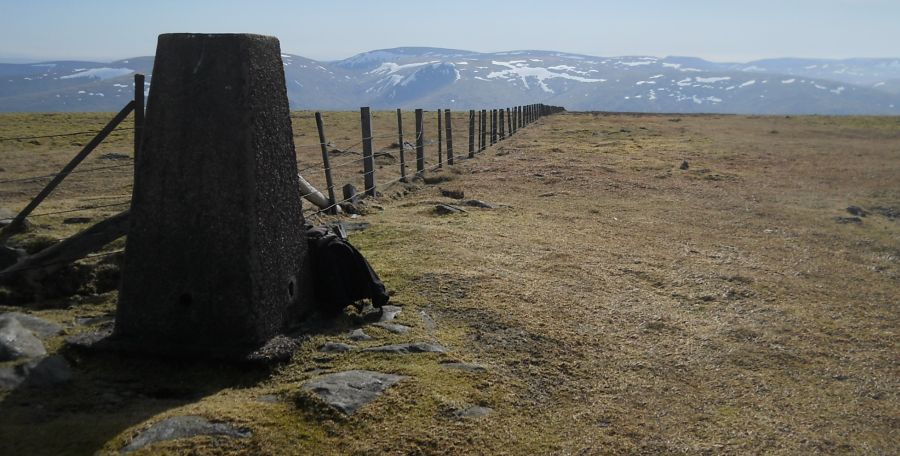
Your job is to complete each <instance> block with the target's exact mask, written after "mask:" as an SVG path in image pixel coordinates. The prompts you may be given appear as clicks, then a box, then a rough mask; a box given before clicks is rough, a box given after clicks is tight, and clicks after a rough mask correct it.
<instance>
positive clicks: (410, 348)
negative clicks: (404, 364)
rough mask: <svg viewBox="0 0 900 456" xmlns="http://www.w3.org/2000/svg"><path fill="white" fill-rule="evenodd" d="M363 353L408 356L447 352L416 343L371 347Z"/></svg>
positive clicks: (434, 346) (439, 347)
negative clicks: (411, 354)
mask: <svg viewBox="0 0 900 456" xmlns="http://www.w3.org/2000/svg"><path fill="white" fill-rule="evenodd" d="M363 351H364V352H375V353H392V354H395V355H408V354H410V353H446V352H447V350H446V349H444V347H441V346H440V345H435V344H429V343H427V342H416V343H412V344H396V345H382V346H380V347H372V348H367V349H365V350H363Z"/></svg>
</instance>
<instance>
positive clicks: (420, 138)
mask: <svg viewBox="0 0 900 456" xmlns="http://www.w3.org/2000/svg"><path fill="white" fill-rule="evenodd" d="M424 171H425V128H424V122H423V119H422V110H421V109H416V174H422V173H423V172H424Z"/></svg>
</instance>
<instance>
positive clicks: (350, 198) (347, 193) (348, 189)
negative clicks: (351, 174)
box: [341, 184, 359, 205]
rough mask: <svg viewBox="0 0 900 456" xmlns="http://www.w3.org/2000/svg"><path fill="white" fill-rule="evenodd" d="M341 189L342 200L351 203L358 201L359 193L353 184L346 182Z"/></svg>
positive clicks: (354, 203)
mask: <svg viewBox="0 0 900 456" xmlns="http://www.w3.org/2000/svg"><path fill="white" fill-rule="evenodd" d="M341 190H342V191H343V194H344V200H346V201H347V202H349V203H350V204H353V205H356V204H358V203H359V193H357V192H356V187H354V186H353V184H346V185H344V187H343V188H342V189H341Z"/></svg>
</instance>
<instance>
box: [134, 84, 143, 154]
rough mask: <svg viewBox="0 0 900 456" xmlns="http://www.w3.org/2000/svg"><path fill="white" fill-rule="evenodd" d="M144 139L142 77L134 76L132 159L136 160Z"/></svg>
mask: <svg viewBox="0 0 900 456" xmlns="http://www.w3.org/2000/svg"><path fill="white" fill-rule="evenodd" d="M143 137H144V75H142V74H140V73H135V74H134V158H135V159H137V156H138V150H140V148H141V138H143Z"/></svg>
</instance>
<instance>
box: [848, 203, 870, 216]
mask: <svg viewBox="0 0 900 456" xmlns="http://www.w3.org/2000/svg"><path fill="white" fill-rule="evenodd" d="M847 212H849V213H850V214H851V215H855V216H857V217H865V216H867V215H869V211H867V210H865V209H863V208H861V207H859V206H847Z"/></svg>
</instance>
